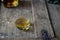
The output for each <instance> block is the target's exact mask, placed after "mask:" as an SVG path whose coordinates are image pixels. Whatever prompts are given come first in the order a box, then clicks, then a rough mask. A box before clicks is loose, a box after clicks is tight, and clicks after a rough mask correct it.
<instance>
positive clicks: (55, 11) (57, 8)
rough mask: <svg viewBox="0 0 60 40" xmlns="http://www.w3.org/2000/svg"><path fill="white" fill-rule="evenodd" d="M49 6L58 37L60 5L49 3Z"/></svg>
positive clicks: (59, 31)
mask: <svg viewBox="0 0 60 40" xmlns="http://www.w3.org/2000/svg"><path fill="white" fill-rule="evenodd" d="M48 8H49V11H50V16H51V19H52V23H53V26H54V30H55V34H56V36H57V37H58V38H60V5H56V4H49V3H48Z"/></svg>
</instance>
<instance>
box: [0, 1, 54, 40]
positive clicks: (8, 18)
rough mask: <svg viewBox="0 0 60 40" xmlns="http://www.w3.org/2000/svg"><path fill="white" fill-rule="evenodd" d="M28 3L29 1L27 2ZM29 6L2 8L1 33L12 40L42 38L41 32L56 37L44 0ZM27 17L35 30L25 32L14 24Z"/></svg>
mask: <svg viewBox="0 0 60 40" xmlns="http://www.w3.org/2000/svg"><path fill="white" fill-rule="evenodd" d="M27 2H28V1H27ZM27 2H26V3H25V4H27V5H24V7H22V5H19V7H17V8H9V9H8V8H5V7H4V6H3V5H2V6H1V14H0V27H1V28H0V33H3V34H4V35H5V36H6V35H8V36H9V38H10V37H12V38H11V40H13V39H14V38H15V37H19V38H41V30H42V29H45V30H47V31H48V33H49V35H50V36H51V37H54V33H53V30H52V28H51V24H50V21H49V16H48V12H47V9H46V5H45V1H44V0H32V1H29V2H28V3H27ZM22 16H23V17H25V18H27V19H29V20H30V22H31V23H32V24H33V25H32V27H33V30H32V31H30V32H24V31H22V30H19V29H17V28H16V27H15V25H14V22H15V20H16V19H17V18H19V17H22Z"/></svg>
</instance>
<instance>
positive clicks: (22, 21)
mask: <svg viewBox="0 0 60 40" xmlns="http://www.w3.org/2000/svg"><path fill="white" fill-rule="evenodd" d="M15 25H16V27H17V28H19V29H22V30H24V31H26V30H28V29H29V28H30V22H29V20H27V19H26V18H24V17H22V18H18V19H17V20H16V22H15Z"/></svg>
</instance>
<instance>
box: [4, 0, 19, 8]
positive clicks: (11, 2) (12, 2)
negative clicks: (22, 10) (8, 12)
mask: <svg viewBox="0 0 60 40" xmlns="http://www.w3.org/2000/svg"><path fill="white" fill-rule="evenodd" d="M3 4H4V6H5V7H9V8H10V7H16V6H18V0H4V1H3Z"/></svg>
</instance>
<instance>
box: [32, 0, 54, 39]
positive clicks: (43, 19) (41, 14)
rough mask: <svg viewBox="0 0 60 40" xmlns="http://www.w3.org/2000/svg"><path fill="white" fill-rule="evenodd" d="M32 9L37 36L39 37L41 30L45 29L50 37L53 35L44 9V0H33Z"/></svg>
mask: <svg viewBox="0 0 60 40" xmlns="http://www.w3.org/2000/svg"><path fill="white" fill-rule="evenodd" d="M32 4H33V10H34V17H35V26H36V32H37V35H38V38H39V37H41V30H42V29H45V30H47V31H48V33H49V35H50V36H51V37H54V33H53V30H52V28H51V24H50V21H49V16H48V12H47V9H46V5H45V1H44V0H38V1H37V0H33V2H32Z"/></svg>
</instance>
